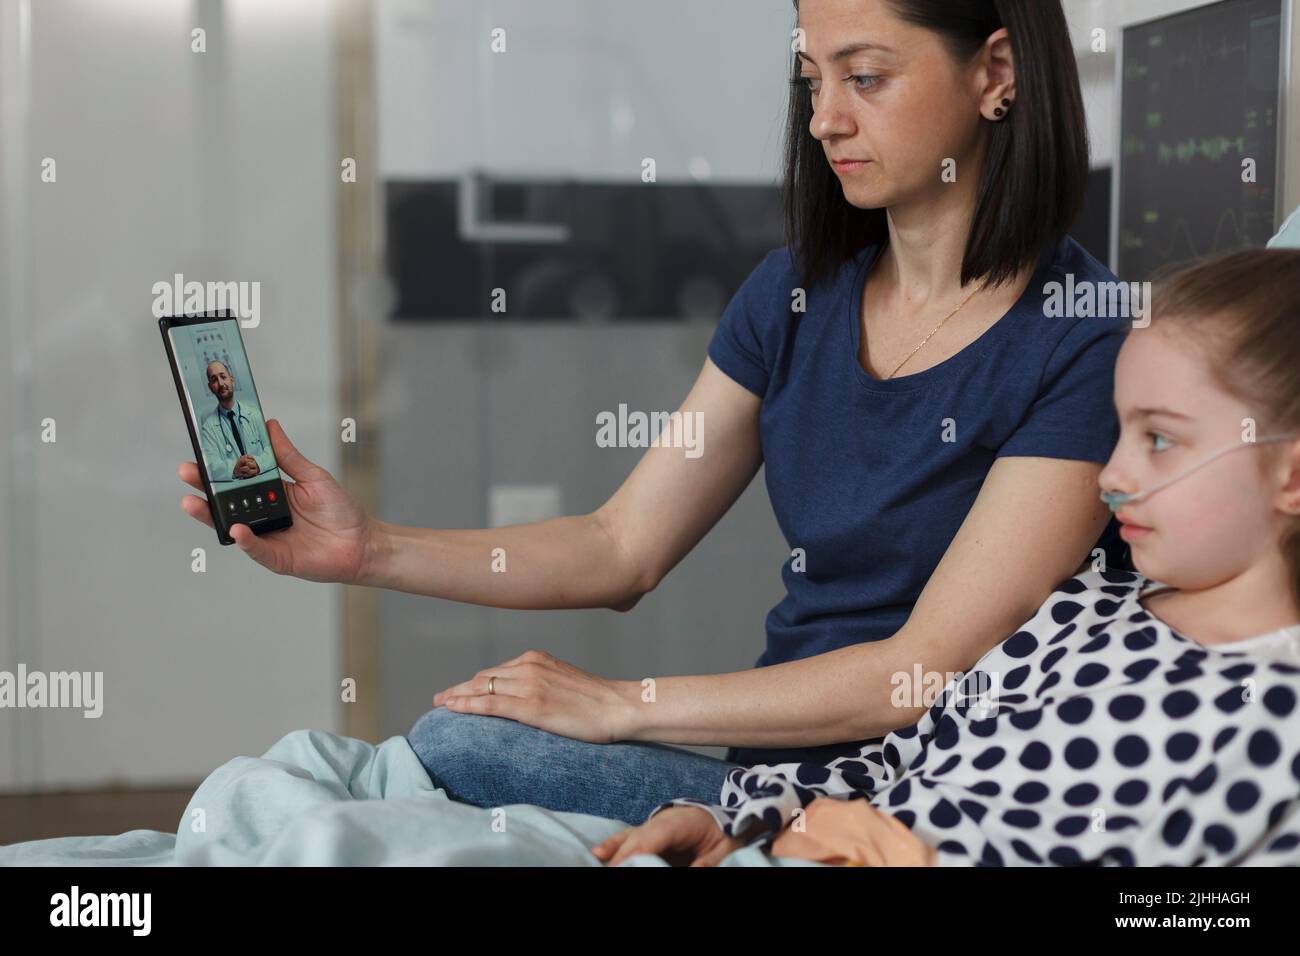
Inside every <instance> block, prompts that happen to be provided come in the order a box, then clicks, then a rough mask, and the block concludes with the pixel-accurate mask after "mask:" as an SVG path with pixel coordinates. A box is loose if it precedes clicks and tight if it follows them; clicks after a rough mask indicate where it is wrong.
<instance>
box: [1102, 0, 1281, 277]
mask: <svg viewBox="0 0 1300 956" xmlns="http://www.w3.org/2000/svg"><path fill="white" fill-rule="evenodd" d="M1282 3H1283V0H1224V2H1221V3H1215V4H1211V5H1209V6H1205V7H1199V8H1197V9H1195V10H1189V11H1187V12H1184V13H1180V14H1177V15H1175V16H1171V17H1165V18H1163V19H1160V20H1155V21H1152V22H1150V23H1144V24H1141V25H1138V26H1134V27H1130V28H1128V29H1126V30H1125V31H1124V48H1123V58H1124V63H1123V69H1122V72H1121V75H1122V87H1121V90H1120V98H1121V121H1120V126H1121V138H1120V167H1119V215H1118V233H1119V246H1118V263H1117V269H1116V271H1117V272H1118V273H1119V275H1120V277H1121V278H1123V279H1125V280H1126V281H1141V280H1145V279H1148V278H1150V276H1151V274H1152V273H1153V272H1154V271H1155V270H1156V269H1158V268H1159V267H1160V266H1162V265H1164V264H1166V263H1170V262H1180V261H1183V260H1185V259H1191V258H1195V257H1197V256H1203V255H1209V254H1211V253H1215V252H1222V251H1225V250H1228V249H1236V248H1241V247H1243V246H1262V245H1264V244H1265V243H1266V242H1267V241H1268V240H1269V238H1270V237H1271V236H1272V235H1273V232H1274V230H1275V227H1276V225H1277V224H1276V221H1275V219H1276V215H1275V214H1276V200H1277V189H1278V182H1277V177H1278V169H1277V148H1278V128H1277V118H1278V115H1279V108H1280V104H1279V96H1280V93H1281V79H1280V78H1281V67H1282ZM1252 177H1253V179H1252Z"/></svg>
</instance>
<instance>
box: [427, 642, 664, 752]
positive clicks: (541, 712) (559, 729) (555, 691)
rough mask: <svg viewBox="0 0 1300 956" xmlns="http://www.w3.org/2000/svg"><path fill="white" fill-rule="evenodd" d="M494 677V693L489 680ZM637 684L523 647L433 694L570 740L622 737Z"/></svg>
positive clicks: (453, 707) (458, 708)
mask: <svg viewBox="0 0 1300 956" xmlns="http://www.w3.org/2000/svg"><path fill="white" fill-rule="evenodd" d="M491 678H495V679H496V680H495V683H494V684H493V690H494V693H489V692H488V681H489V679H491ZM639 692H640V685H639V684H636V683H634V682H631V681H616V680H609V679H607V678H604V677H598V676H597V675H595V674H589V673H588V672H587V671H584V670H581V669H579V668H577V667H574V666H573V665H572V664H566V663H565V662H564V661H562V660H559V659H558V658H555V657H552V656H551V655H550V654H547V653H546V652H545V651H525V652H524V653H523V654H521V655H519V656H518V657H516V658H514V659H513V660H508V661H506V662H505V663H504V664H499V665H497V666H496V667H489V668H487V669H486V670H481V671H479V672H478V673H477V674H475V675H474V676H473V677H471V678H470V679H469V680H467V681H464V682H463V683H460V684H456V685H455V686H453V687H448V688H447V689H446V690H442V691H439V692H438V693H436V694H434V695H433V705H434V706H435V707H440V706H445V707H446V708H447V709H448V710H450V711H455V712H459V713H466V714H488V715H490V716H493V717H507V718H509V719H510V720H517V721H519V722H520V723H521V724H528V725H529V726H530V727H537V728H538V729H540V730H546V731H549V732H551V733H553V734H559V735H560V736H562V737H569V738H571V739H573V740H585V741H587V742H589V743H594V744H608V743H613V742H614V741H616V740H626V739H628V736H629V734H630V731H631V726H632V716H633V715H634V714H635V708H636V705H637V702H639V700H640V698H639V696H635V695H638V694H639Z"/></svg>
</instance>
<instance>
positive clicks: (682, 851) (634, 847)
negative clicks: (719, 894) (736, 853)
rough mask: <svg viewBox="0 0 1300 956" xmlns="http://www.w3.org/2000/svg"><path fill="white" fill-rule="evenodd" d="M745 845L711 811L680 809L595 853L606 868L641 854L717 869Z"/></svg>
mask: <svg viewBox="0 0 1300 956" xmlns="http://www.w3.org/2000/svg"><path fill="white" fill-rule="evenodd" d="M742 846H744V844H743V843H741V842H740V841H739V840H737V839H735V838H734V837H729V836H727V835H726V834H725V833H723V832H722V828H721V827H719V826H718V823H717V821H716V820H714V819H713V815H712V814H711V813H709V811H707V810H705V809H703V808H701V807H684V806H677V807H668V808H667V809H665V810H661V811H660V812H659V813H656V814H655V815H654V816H652V817H651V818H650V819H649V820H647V821H646V822H645V823H643V824H641V825H640V826H639V827H628V828H627V829H626V830H620V831H619V832H618V833H615V834H614V835H613V836H611V837H607V838H606V839H604V840H602V841H601V842H600V843H597V844H596V845H595V846H594V847H592V848H591V852H592V855H593V856H595V857H596V859H598V860H600V861H602V862H603V863H604V864H605V865H606V866H617V865H618V864H620V863H622V862H623V861H624V860H626V859H628V857H632V856H636V855H637V854H638V853H649V854H653V855H654V856H658V857H662V858H663V859H664V860H665V861H666V862H667V863H669V864H671V865H672V866H717V865H718V864H719V863H720V862H722V860H723V858H724V857H726V855H727V854H728V853H731V852H732V851H733V850H738V849H740V848H741V847H742Z"/></svg>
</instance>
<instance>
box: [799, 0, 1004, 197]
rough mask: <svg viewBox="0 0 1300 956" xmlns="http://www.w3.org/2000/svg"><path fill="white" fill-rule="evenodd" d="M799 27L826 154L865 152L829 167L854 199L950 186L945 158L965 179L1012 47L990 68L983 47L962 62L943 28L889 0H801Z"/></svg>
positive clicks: (817, 133)
mask: <svg viewBox="0 0 1300 956" xmlns="http://www.w3.org/2000/svg"><path fill="white" fill-rule="evenodd" d="M799 27H800V29H802V30H803V31H804V32H803V36H802V40H803V45H804V50H803V51H800V52H799V53H798V55H799V60H800V69H801V84H806V86H807V88H808V92H806V93H802V95H805V96H810V97H811V102H812V107H813V118H812V123H811V125H810V130H811V132H812V135H813V136H814V137H815V138H816V139H817V140H819V141H820V142H821V144H822V147H823V149H824V150H825V152H826V161H827V162H828V163H831V161H832V160H843V159H856V160H865V161H866V162H865V164H863V165H860V166H855V167H851V168H847V169H841V168H838V167H835V166H832V168H833V169H835V172H836V174H837V175H838V176H839V177H840V181H841V183H842V184H843V187H844V196H845V198H846V199H847V200H848V201H849V202H850V203H851V204H852V205H854V206H856V207H858V208H860V209H879V208H886V207H890V206H898V205H902V204H907V203H911V202H916V201H918V200H920V201H923V200H925V199H926V198H928V197H930V196H933V195H936V194H938V192H939V190H942V189H945V188H951V182H948V181H946V180H945V179H944V177H943V176H942V173H943V171H944V168H943V167H944V161H945V160H948V159H951V160H954V161H955V163H956V168H955V173H956V176H957V177H958V180H959V181H961V179H962V177H965V176H974V175H975V174H976V171H977V166H978V163H979V162H980V161H981V156H980V150H981V148H982V140H981V128H980V122H981V116H980V106H981V102H982V101H983V98H984V97H985V96H987V95H988V90H989V86H990V80H992V81H993V82H999V81H1009V80H1010V78H1011V77H1010V72H1009V71H1010V62H1009V55H1008V59H1006V60H1001V59H997V58H987V59H989V62H990V63H991V65H992V69H990V68H987V67H985V66H984V65H983V63H984V61H985V60H986V57H981V56H976V57H974V58H973V59H972V60H971V63H970V65H961V64H958V63H957V62H956V61H955V60H954V59H953V57H952V55H951V53H949V51H948V48H947V46H945V45H944V42H943V41H942V40H941V39H940V37H939V35H938V34H937V33H934V32H932V31H930V30H926V29H924V28H922V27H918V26H913V25H912V24H909V23H906V22H904V21H903V20H900V19H899V18H898V17H897V16H896V15H895V14H894V12H893V9H892V7H891V6H890V4H889V2H888V0H802V2H801V3H800V4H799ZM864 44H865V45H868V46H867V48H864V49H857V50H854V51H853V52H848V53H845V54H844V55H843V56H838V57H837V54H839V53H840V52H841V51H844V50H845V49H846V48H852V47H858V46H862V45H864ZM999 70H1005V71H1006V75H1004V76H998V75H995V73H996V72H997V71H999ZM949 179H951V177H949ZM972 181H974V180H972Z"/></svg>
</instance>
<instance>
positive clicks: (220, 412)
mask: <svg viewBox="0 0 1300 956" xmlns="http://www.w3.org/2000/svg"><path fill="white" fill-rule="evenodd" d="M239 407H240V411H239V421H240V426H241V427H242V426H243V423H244V422H248V424H249V425H252V424H253V420H252V419H251V418H249V417H248V416H247V415H245V414H244V412H243V407H244V406H242V405H240V406H239ZM217 421H218V423H219V424H218V427H219V428H220V429H221V437H222V439H224V440H225V443H226V454H233V453H234V451H235V433H234V432H227V429H228V428H229V426H230V419H229V418H228V417H227V416H226V410H225V409H224V408H222V407H221V406H220V405H218V406H217ZM227 436H229V437H227ZM243 436H244V450H245V451H247V450H248V449H249V448H251V447H252V446H253V444H254V443H256V444H257V450H258V451H261V450H262V439H261V438H259V437H258V436H257V435H255V434H253V432H252V429H250V430H249V431H247V432H244V433H243Z"/></svg>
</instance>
